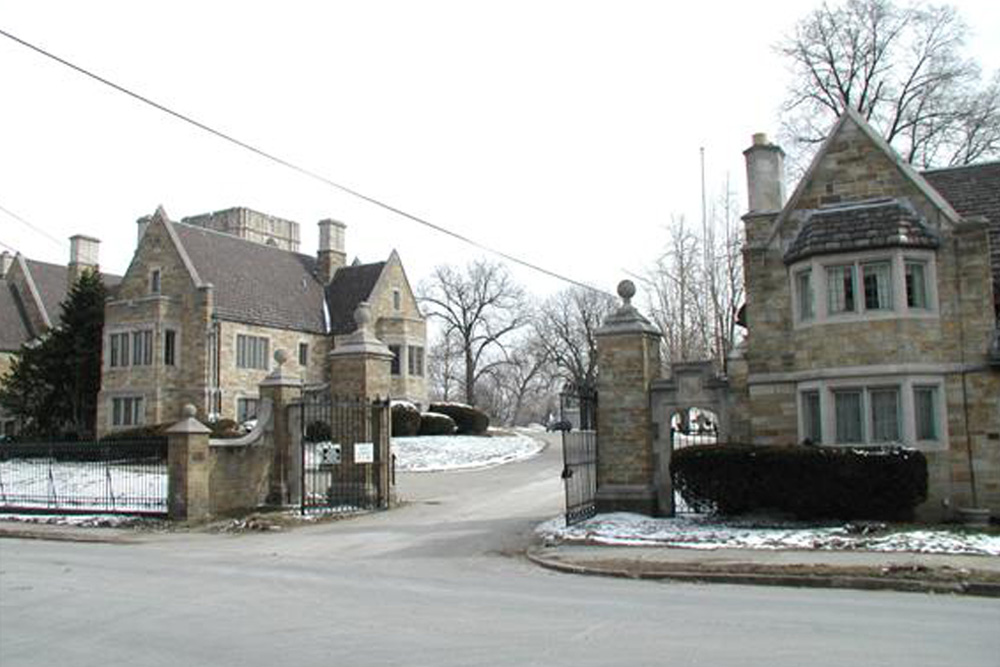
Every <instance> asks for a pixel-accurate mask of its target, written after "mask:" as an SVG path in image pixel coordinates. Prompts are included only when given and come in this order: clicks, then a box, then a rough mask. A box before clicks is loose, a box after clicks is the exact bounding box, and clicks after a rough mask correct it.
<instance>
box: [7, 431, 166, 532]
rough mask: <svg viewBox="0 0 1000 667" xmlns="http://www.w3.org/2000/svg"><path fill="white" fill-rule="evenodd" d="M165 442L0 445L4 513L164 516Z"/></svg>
mask: <svg viewBox="0 0 1000 667" xmlns="http://www.w3.org/2000/svg"><path fill="white" fill-rule="evenodd" d="M167 486H168V479H167V440H166V438H156V439H147V440H130V441H114V442H26V443H3V444H0V511H4V512H31V513H95V514H107V513H120V514H165V513H166V511H167Z"/></svg>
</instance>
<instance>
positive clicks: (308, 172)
mask: <svg viewBox="0 0 1000 667" xmlns="http://www.w3.org/2000/svg"><path fill="white" fill-rule="evenodd" d="M0 35H3V36H4V37H6V38H8V39H10V40H12V41H14V42H17V43H18V44H20V45H22V46H24V47H27V48H29V49H31V50H32V51H35V52H36V53H39V54H41V55H43V56H45V57H46V58H49V59H51V60H54V61H56V62H57V63H59V64H61V65H65V66H66V67H69V68H70V69H72V70H75V71H77V72H79V73H80V74H83V75H84V76H86V77H89V78H91V79H94V80H95V81H97V82H99V83H103V84H104V85H106V86H109V87H111V88H114V89H115V90H117V91H118V92H120V93H123V94H125V95H128V96H129V97H131V98H133V99H135V100H138V101H139V102H142V103H143V104H147V105H149V106H151V107H153V108H154V109H157V110H159V111H162V112H163V113H165V114H168V115H170V116H173V117H174V118H176V119H178V120H180V121H183V122H185V123H188V124H189V125H193V126H195V127H196V128H198V129H199V130H203V131H204V132H208V133H209V134H212V135H215V136H216V137H218V138H219V139H222V140H223V141H227V142H229V143H231V144H234V145H236V146H239V147H240V148H243V149H245V150H248V151H250V152H251V153H255V154H257V155H258V156H260V157H262V158H264V159H266V160H270V161H271V162H274V163H276V164H279V165H281V166H282V167H285V168H287V169H291V170H292V171H295V172H298V173H300V174H302V175H303V176H307V177H309V178H312V179H314V180H317V181H319V182H321V183H324V184H326V185H329V186H330V187H333V188H336V189H337V190H340V191H341V192H345V193H347V194H349V195H351V196H353V197H357V198H358V199H361V200H363V201H366V202H368V203H369V204H373V205H375V206H378V207H379V208H382V209H384V210H386V211H389V212H391V213H395V214H396V215H398V216H401V217H403V218H406V219H407V220H411V221H412V222H416V223H417V224H420V225H423V226H424V227H427V228H429V229H432V230H434V231H436V232H439V233H441V234H445V235H447V236H450V237H452V238H454V239H457V240H459V241H462V242H463V243H466V244H468V245H471V246H473V247H475V248H479V249H480V250H485V251H486V252H489V253H492V254H494V255H497V256H498V257H502V258H503V259H506V260H508V261H510V262H513V263H515V264H519V265H521V266H523V267H526V268H528V269H531V270H533V271H537V272H539V273H542V274H544V275H547V276H549V277H551V278H555V279H557V280H561V281H563V282H566V283H569V284H571V285H576V286H577V287H582V288H584V289H588V290H592V291H595V292H604V290H601V289H598V288H596V287H593V286H591V285H588V284H586V283H583V282H580V281H578V280H574V279H572V278H568V277H566V276H564V275H561V274H559V273H556V272H555V271H550V270H549V269H546V268H543V267H541V266H539V265H537V264H534V263H532V262H528V261H526V260H523V259H519V258H517V257H515V256H513V255H511V254H509V253H506V252H503V251H501V250H496V249H495V248H491V247H490V246H487V245H485V244H483V243H480V242H479V241H475V240H473V239H471V238H469V237H467V236H465V235H463V234H459V233H458V232H455V231H452V230H450V229H448V228H446V227H442V226H441V225H437V224H435V223H433V222H430V221H429V220H426V219H424V218H421V217H419V216H416V215H413V214H412V213H407V212H406V211H404V210H402V209H400V208H397V207H395V206H392V205H390V204H387V203H385V202H383V201H381V200H379V199H376V198H374V197H370V196H368V195H366V194H363V193H361V192H359V191H357V190H354V189H353V188H350V187H347V186H346V185H341V184H340V183H337V182H335V181H333V180H331V179H329V178H327V177H326V176H323V175H322V174H319V173H317V172H315V171H312V170H310V169H307V168H305V167H300V166H299V165H297V164H295V163H294V162H291V161H289V160H286V159H284V158H281V157H278V156H277V155H274V154H272V153H268V152H267V151H264V150H262V149H260V148H257V147H256V146H253V145H251V144H248V143H247V142H245V141H241V140H240V139H237V138H235V137H233V136H231V135H229V134H226V133H225V132H222V131H220V130H216V129H215V128H213V127H211V126H209V125H206V124H205V123H202V122H200V121H197V120H195V119H193V118H191V117H190V116H186V115H185V114H182V113H180V112H178V111H174V110H173V109H171V108H169V107H167V106H165V105H163V104H160V103H159V102H155V101H153V100H151V99H149V98H148V97H145V96H143V95H140V94H139V93H136V92H134V91H132V90H130V89H128V88H125V87H124V86H121V85H119V84H117V83H114V82H113V81H110V80H108V79H106V78H104V77H102V76H100V75H98V74H95V73H93V72H91V71H90V70H87V69H84V68H83V67H81V66H79V65H75V64H73V63H71V62H70V61H68V60H66V59H64V58H60V57H59V56H57V55H55V54H53V53H50V52H49V51H46V50H45V49H43V48H41V47H39V46H36V45H34V44H32V43H31V42H27V41H25V40H23V39H21V38H20V37H17V36H15V35H12V34H11V33H9V32H7V31H6V30H4V29H2V28H0Z"/></svg>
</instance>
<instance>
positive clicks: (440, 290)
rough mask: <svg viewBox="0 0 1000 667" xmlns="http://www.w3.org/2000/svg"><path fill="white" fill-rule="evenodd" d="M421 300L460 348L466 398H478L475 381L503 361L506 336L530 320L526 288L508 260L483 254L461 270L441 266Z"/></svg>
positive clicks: (421, 289)
mask: <svg viewBox="0 0 1000 667" xmlns="http://www.w3.org/2000/svg"><path fill="white" fill-rule="evenodd" d="M420 300H421V302H422V303H423V304H424V305H425V306H427V309H428V315H429V316H431V317H435V318H437V319H438V320H440V322H441V323H442V325H443V331H444V333H443V335H444V336H446V337H449V336H450V337H452V338H451V339H452V340H453V341H454V343H455V344H456V345H457V346H458V348H459V349H460V350H461V361H462V369H463V371H464V372H463V375H464V378H463V380H464V381H463V383H462V386H463V389H464V391H465V401H466V402H467V403H469V404H470V405H473V404H475V400H476V382H477V381H478V380H479V379H480V378H481V377H482V376H483V375H484V374H485V373H487V372H489V370H490V369H491V368H493V367H494V366H495V365H497V364H500V363H503V362H504V355H503V346H504V342H505V340H506V339H507V338H508V337H509V336H510V334H511V333H512V332H514V331H516V330H517V329H519V328H520V327H521V326H523V325H524V324H525V322H526V321H527V315H526V314H525V312H524V311H525V305H524V291H523V290H522V289H521V288H520V287H519V286H518V285H516V284H515V283H514V282H513V280H512V279H511V277H510V274H509V273H508V272H507V270H506V269H505V268H504V267H503V265H501V264H497V263H493V262H487V261H484V260H479V261H475V262H472V263H470V264H468V265H467V266H466V267H465V269H464V270H461V271H460V270H456V269H454V268H452V267H451V266H447V265H442V266H438V267H437V268H436V269H434V273H433V275H432V277H431V278H430V279H429V280H428V281H426V282H425V283H424V284H423V285H421V288H420Z"/></svg>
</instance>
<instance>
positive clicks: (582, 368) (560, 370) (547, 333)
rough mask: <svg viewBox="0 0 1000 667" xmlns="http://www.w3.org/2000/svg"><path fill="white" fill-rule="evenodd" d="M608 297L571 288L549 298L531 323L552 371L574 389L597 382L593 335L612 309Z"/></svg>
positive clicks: (594, 338)
mask: <svg viewBox="0 0 1000 667" xmlns="http://www.w3.org/2000/svg"><path fill="white" fill-rule="evenodd" d="M615 305H616V304H615V300H614V298H613V297H611V296H610V295H608V294H604V293H603V292H598V291H595V290H589V289H585V288H582V287H572V288H570V289H568V290H566V291H563V292H560V293H559V294H556V295H555V296H553V297H551V298H549V299H548V300H547V301H546V302H545V303H544V304H543V305H542V306H541V308H539V310H538V314H537V315H536V317H535V319H534V322H533V329H534V337H535V339H536V341H537V345H539V346H540V347H541V348H542V349H544V350H545V352H546V354H547V356H548V358H549V360H550V361H551V363H552V370H553V372H554V373H555V374H556V375H557V376H558V377H561V378H562V379H563V380H565V381H566V382H569V383H572V384H573V385H574V386H576V387H592V386H594V385H595V383H596V380H597V338H596V337H595V335H594V334H595V332H596V331H597V329H598V328H599V327H600V326H601V324H602V323H603V322H604V320H605V318H606V317H607V316H608V315H610V314H611V313H612V312H613V311H614V309H615Z"/></svg>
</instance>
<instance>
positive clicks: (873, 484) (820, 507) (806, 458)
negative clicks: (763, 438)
mask: <svg viewBox="0 0 1000 667" xmlns="http://www.w3.org/2000/svg"><path fill="white" fill-rule="evenodd" d="M670 476H671V479H672V480H673V484H674V489H675V490H676V491H678V492H679V493H680V494H681V497H682V498H684V502H685V503H687V504H688V506H689V507H692V508H693V509H695V510H696V511H713V512H716V513H718V514H724V515H732V514H744V513H747V512H754V511H766V510H776V511H779V512H782V513H789V514H792V515H794V516H795V517H797V518H800V519H821V518H830V519H887V520H893V519H896V520H902V519H908V518H911V517H912V515H913V510H914V508H915V507H916V506H917V505H919V504H920V503H921V502H923V501H925V500H926V499H927V458H926V457H925V456H924V455H923V453H921V452H919V451H916V450H913V449H907V448H904V447H888V446H887V447H798V446H796V447H763V446H762V447H758V446H752V445H705V446H695V447H686V448H683V449H678V450H676V451H675V452H674V453H673V456H672V458H671V461H670Z"/></svg>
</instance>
